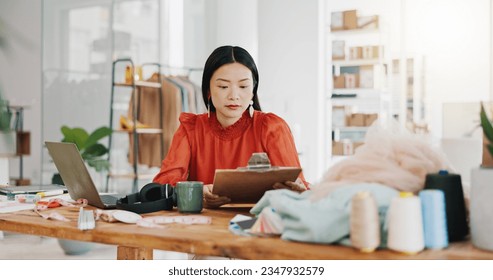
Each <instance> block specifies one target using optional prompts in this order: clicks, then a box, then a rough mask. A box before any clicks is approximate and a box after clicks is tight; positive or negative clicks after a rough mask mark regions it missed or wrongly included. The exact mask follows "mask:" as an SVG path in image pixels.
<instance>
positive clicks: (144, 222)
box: [136, 215, 212, 228]
mask: <svg viewBox="0 0 493 280" xmlns="http://www.w3.org/2000/svg"><path fill="white" fill-rule="evenodd" d="M211 222H212V218H211V217H209V216H200V215H187V216H172V217H169V216H154V217H146V218H143V219H140V220H138V221H137V222H136V224H137V225H138V226H141V227H148V228H165V226H162V224H171V223H176V224H185V225H195V224H199V225H207V224H210V223H211Z"/></svg>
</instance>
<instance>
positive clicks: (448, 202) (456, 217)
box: [425, 170, 469, 242]
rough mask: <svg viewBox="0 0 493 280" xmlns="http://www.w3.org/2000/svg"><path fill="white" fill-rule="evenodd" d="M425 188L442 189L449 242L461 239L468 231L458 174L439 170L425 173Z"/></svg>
mask: <svg viewBox="0 0 493 280" xmlns="http://www.w3.org/2000/svg"><path fill="white" fill-rule="evenodd" d="M425 189H435V190H441V191H443V194H444V195H445V212H446V216H447V232H448V240H449V242H453V241H459V240H463V239H464V238H465V237H466V236H467V234H468V233H469V227H468V225H467V219H466V205H465V201H464V192H463V190H462V182H461V178H460V175H459V174H450V173H448V172H447V171H446V170H440V172H438V173H436V174H427V175H426V180H425Z"/></svg>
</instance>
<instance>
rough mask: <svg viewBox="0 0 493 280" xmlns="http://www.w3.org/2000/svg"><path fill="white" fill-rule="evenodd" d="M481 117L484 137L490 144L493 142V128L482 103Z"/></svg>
mask: <svg viewBox="0 0 493 280" xmlns="http://www.w3.org/2000/svg"><path fill="white" fill-rule="evenodd" d="M479 116H480V119H481V127H482V128H483V133H484V135H485V136H486V138H487V139H488V140H489V141H490V142H493V126H492V125H491V122H490V120H489V119H488V116H487V115H486V111H485V110H484V106H483V102H481V112H480V113H479Z"/></svg>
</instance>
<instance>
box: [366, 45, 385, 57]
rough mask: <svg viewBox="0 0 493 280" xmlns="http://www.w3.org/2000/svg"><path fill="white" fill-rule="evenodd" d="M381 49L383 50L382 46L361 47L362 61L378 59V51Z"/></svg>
mask: <svg viewBox="0 0 493 280" xmlns="http://www.w3.org/2000/svg"><path fill="white" fill-rule="evenodd" d="M382 48H383V47H382V46H363V59H374V58H379V57H380V50H381V49H382ZM382 53H383V50H382Z"/></svg>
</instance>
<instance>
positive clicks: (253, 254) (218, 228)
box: [0, 207, 493, 260]
mask: <svg viewBox="0 0 493 280" xmlns="http://www.w3.org/2000/svg"><path fill="white" fill-rule="evenodd" d="M73 209H77V208H68V207H62V208H56V209H54V210H48V211H45V212H44V213H49V211H58V212H59V213H61V214H62V215H64V216H65V217H67V218H69V219H70V220H71V221H70V222H61V221H53V220H45V219H43V218H41V217H40V216H38V215H37V214H36V213H34V212H32V211H28V210H26V211H19V212H14V213H7V214H0V230H3V231H11V232H18V233H24V234H32V235H42V236H49V237H56V238H63V239H72V240H80V241H89V242H97V243H104V244H112V245H117V248H118V249H117V258H118V259H152V257H153V255H152V250H153V249H160V250H167V251H176V252H184V253H192V254H198V255H207V256H223V257H230V258H238V259H257V260H263V259H331V260H332V259H346V260H347V259H349V260H354V259H357V260H363V259H493V252H488V251H482V250H479V249H476V248H474V247H473V246H472V245H471V243H470V242H469V241H463V242H454V243H452V244H451V245H450V246H449V247H448V248H447V249H444V250H425V251H423V252H421V253H419V254H416V255H410V256H409V255H404V254H401V253H397V252H393V251H390V250H377V251H376V252H373V253H361V252H359V251H357V250H355V249H353V248H350V247H345V246H342V245H324V244H309V243H300V242H292V241H285V240H281V239H280V238H277V237H269V238H264V237H245V236H238V235H234V234H233V233H231V232H230V231H229V230H228V224H229V221H230V220H231V218H233V217H234V216H235V215H236V214H238V213H241V214H247V213H248V212H247V211H248V208H225V209H219V210H207V209H205V210H204V211H203V212H202V214H201V215H206V216H211V217H212V224H210V225H184V224H169V225H167V226H166V228H164V229H158V228H143V227H138V226H137V225H133V224H123V223H107V222H103V221H98V222H97V225H96V228H95V229H93V230H87V231H81V230H78V229H77V216H78V211H74V210H73ZM155 215H167V216H177V215H181V214H180V213H178V212H177V211H176V210H175V211H171V212H170V211H160V212H156V213H152V214H147V215H145V216H155Z"/></svg>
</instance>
